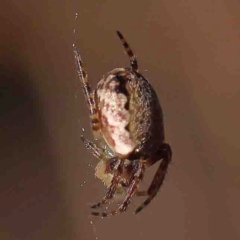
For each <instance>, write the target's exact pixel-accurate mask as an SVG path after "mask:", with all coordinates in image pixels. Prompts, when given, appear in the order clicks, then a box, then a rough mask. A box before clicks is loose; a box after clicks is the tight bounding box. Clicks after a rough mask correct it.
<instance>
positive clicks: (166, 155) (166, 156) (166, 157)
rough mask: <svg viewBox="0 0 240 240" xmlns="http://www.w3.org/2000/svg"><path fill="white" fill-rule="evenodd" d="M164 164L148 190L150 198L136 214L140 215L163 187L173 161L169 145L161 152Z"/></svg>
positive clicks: (163, 147)
mask: <svg viewBox="0 0 240 240" xmlns="http://www.w3.org/2000/svg"><path fill="white" fill-rule="evenodd" d="M160 154H161V158H162V162H161V163H160V166H159V168H158V170H157V172H156V174H155V176H154V178H153V181H152V183H151V185H150V187H149V189H148V195H149V196H148V198H147V199H146V200H145V201H144V202H143V203H142V205H140V206H139V207H138V208H137V209H136V211H135V214H137V213H139V212H140V211H141V210H143V208H145V207H146V206H147V205H148V204H149V203H150V202H151V201H152V199H153V198H154V197H155V196H156V195H157V192H158V191H159V189H160V187H161V186H162V183H163V181H164V178H165V176H166V173H167V169H168V166H169V163H170V162H171V159H172V151H171V147H170V145H169V144H166V143H165V144H164V145H163V146H162V148H161V151H160Z"/></svg>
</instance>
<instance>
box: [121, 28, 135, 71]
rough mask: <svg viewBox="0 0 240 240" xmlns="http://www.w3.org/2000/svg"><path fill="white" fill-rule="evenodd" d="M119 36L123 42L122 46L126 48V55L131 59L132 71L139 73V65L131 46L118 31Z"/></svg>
mask: <svg viewBox="0 0 240 240" xmlns="http://www.w3.org/2000/svg"><path fill="white" fill-rule="evenodd" d="M117 35H118V37H119V38H120V40H121V41H122V44H123V46H124V49H125V52H126V54H127V55H128V57H129V58H130V63H131V68H132V70H134V71H136V72H138V63H137V57H136V55H135V54H134V53H133V51H132V49H131V48H130V46H129V44H128V43H127V41H126V40H125V38H124V37H123V35H122V34H121V33H120V32H119V31H117Z"/></svg>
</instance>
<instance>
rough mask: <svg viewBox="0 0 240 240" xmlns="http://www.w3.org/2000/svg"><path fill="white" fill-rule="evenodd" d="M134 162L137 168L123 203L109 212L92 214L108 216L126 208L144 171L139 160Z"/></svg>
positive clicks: (94, 213)
mask: <svg viewBox="0 0 240 240" xmlns="http://www.w3.org/2000/svg"><path fill="white" fill-rule="evenodd" d="M136 164H137V168H136V171H135V173H134V175H133V179H132V181H131V183H130V185H129V188H128V190H127V193H126V196H125V199H124V201H123V203H122V204H121V205H120V206H119V208H118V209H117V210H115V211H112V212H109V213H106V212H103V213H100V212H92V214H93V215H94V216H101V217H110V216H114V215H116V214H119V213H121V212H125V211H126V210H127V208H128V206H129V204H130V202H131V199H132V197H133V196H134V195H135V194H136V192H137V189H138V185H139V183H140V182H141V180H142V178H143V173H144V170H145V167H144V164H143V162H142V161H141V160H140V161H138V162H137V163H136Z"/></svg>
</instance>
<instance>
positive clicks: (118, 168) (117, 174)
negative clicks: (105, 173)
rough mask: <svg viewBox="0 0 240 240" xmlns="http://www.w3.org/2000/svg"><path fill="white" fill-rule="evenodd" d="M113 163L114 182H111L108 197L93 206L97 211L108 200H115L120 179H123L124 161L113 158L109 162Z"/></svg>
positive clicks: (94, 213)
mask: <svg viewBox="0 0 240 240" xmlns="http://www.w3.org/2000/svg"><path fill="white" fill-rule="evenodd" d="M111 162H112V163H114V174H113V179H112V182H111V184H110V186H109V187H108V190H107V193H106V196H105V197H104V198H103V199H102V200H101V201H100V202H98V203H96V204H94V205H92V207H91V208H94V209H95V208H99V207H101V206H102V205H104V204H105V203H106V202H107V201H108V200H110V199H112V198H113V196H114V194H115V192H116V190H117V187H118V184H119V181H120V178H121V174H122V171H123V165H124V160H122V159H117V158H112V159H110V160H109V161H108V164H110V163H111ZM92 215H95V216H98V215H99V213H98V212H92Z"/></svg>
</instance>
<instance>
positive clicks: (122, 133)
mask: <svg viewBox="0 0 240 240" xmlns="http://www.w3.org/2000/svg"><path fill="white" fill-rule="evenodd" d="M96 102H97V106H98V114H99V119H100V126H101V132H102V134H103V138H104V139H105V141H106V142H107V144H108V146H109V147H110V148H111V149H112V150H113V151H114V152H115V153H117V154H119V155H122V156H126V155H129V154H130V153H131V152H132V151H133V150H134V149H135V147H136V142H135V141H134V139H133V138H132V136H131V133H130V132H129V129H128V126H129V124H130V121H131V114H130V112H129V109H128V106H129V92H128V90H127V78H126V76H125V71H124V69H115V70H114V71H112V72H110V73H109V74H108V75H107V76H106V77H104V78H103V79H101V80H100V82H99V83H98V88H97V101H96Z"/></svg>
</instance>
